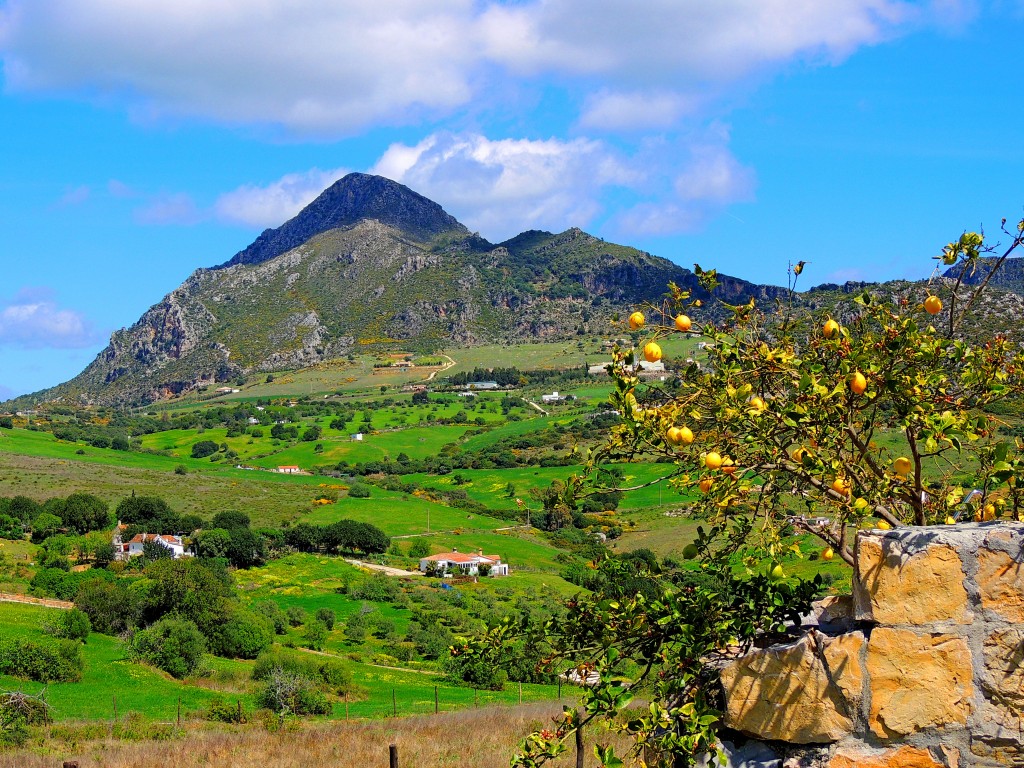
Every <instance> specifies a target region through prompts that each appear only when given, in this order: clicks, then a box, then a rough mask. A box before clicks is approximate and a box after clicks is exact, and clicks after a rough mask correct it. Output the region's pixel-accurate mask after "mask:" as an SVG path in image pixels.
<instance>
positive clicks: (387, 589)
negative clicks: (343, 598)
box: [350, 573, 401, 603]
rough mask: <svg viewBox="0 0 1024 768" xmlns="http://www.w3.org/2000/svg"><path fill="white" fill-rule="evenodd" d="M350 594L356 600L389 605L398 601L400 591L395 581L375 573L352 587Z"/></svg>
mask: <svg viewBox="0 0 1024 768" xmlns="http://www.w3.org/2000/svg"><path fill="white" fill-rule="evenodd" d="M350 593H351V595H352V597H353V598H354V599H356V600H370V601H372V602H375V603H390V602H392V601H393V600H396V599H398V596H399V594H401V590H400V589H399V587H398V583H397V579H394V578H392V577H391V576H387V575H385V574H383V573H375V574H374V575H373V576H371V577H370V578H368V579H364V580H363V581H361V582H359V583H358V584H356V585H355V586H354V587H352V589H351V590H350Z"/></svg>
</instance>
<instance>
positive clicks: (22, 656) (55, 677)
mask: <svg viewBox="0 0 1024 768" xmlns="http://www.w3.org/2000/svg"><path fill="white" fill-rule="evenodd" d="M83 665H84V661H83V658H82V645H81V643H77V642H74V641H72V640H43V641H37V640H25V639H22V638H14V639H3V640H0V674H3V675H12V676H13V677H25V678H28V679H29V680H35V681H36V682H39V683H51V682H60V683H75V682H78V681H79V680H81V679H82V667H83Z"/></svg>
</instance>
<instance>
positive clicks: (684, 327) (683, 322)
mask: <svg viewBox="0 0 1024 768" xmlns="http://www.w3.org/2000/svg"><path fill="white" fill-rule="evenodd" d="M692 325H693V323H692V322H690V318H688V317H687V316H686V315H678V316H677V317H676V329H677V330H680V331H688V330H690V327H691V326H692Z"/></svg>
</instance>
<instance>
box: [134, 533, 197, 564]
mask: <svg viewBox="0 0 1024 768" xmlns="http://www.w3.org/2000/svg"><path fill="white" fill-rule="evenodd" d="M147 541H148V542H151V543H154V544H159V545H161V546H164V547H167V549H169V550H171V555H172V556H173V557H174V559H175V560H177V559H179V558H182V557H191V556H192V555H191V553H189V552H186V551H185V543H184V542H183V541H182V540H181V537H180V536H169V535H166V534H159V533H137V534H135V536H134V537H133V538H132V540H131V541H129V542H128V557H137V556H139V555H141V554H142V550H143V544H145V543H146V542H147Z"/></svg>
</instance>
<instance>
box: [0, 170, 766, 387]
mask: <svg viewBox="0 0 1024 768" xmlns="http://www.w3.org/2000/svg"><path fill="white" fill-rule="evenodd" d="M670 281H671V282H675V283H677V284H679V285H680V286H683V287H690V288H693V289H695V290H697V292H698V295H699V294H700V291H699V289H698V288H697V286H696V279H695V277H694V275H693V273H691V272H690V271H689V270H687V269H683V268H682V267H679V266H678V265H676V264H673V263H672V262H670V261H667V260H666V259H662V258H659V257H656V256H652V255H651V254H649V253H645V252H643V251H639V250H636V249H635V248H630V247H627V246H622V245H615V244H613V243H607V242H605V241H604V240H602V239H600V238H597V237H593V236H592V235H588V234H587V233H585V232H583V231H581V230H579V229H575V228H574V229H569V230H567V231H565V232H562V233H560V234H553V233H550V232H539V231H529V232H524V233H522V234H520V235H518V236H516V237H514V238H512V239H510V240H508V241H506V242H504V243H499V244H497V245H495V244H492V243H489V242H488V241H486V240H484V239H483V238H481V237H479V236H478V235H475V234H472V233H471V232H470V231H469V230H468V229H467V228H466V227H465V226H463V225H462V224H460V223H459V222H458V221H457V220H456V219H455V218H453V217H452V216H450V215H449V214H447V213H446V212H445V211H444V210H443V209H442V208H441V206H439V205H437V204H436V203H434V202H432V201H430V200H428V199H427V198H425V197H423V196H421V195H418V194H416V193H415V192H413V191H412V190H410V189H408V188H406V187H404V186H402V185H401V184H397V183H395V182H393V181H390V180H388V179H384V178H381V177H378V176H368V175H365V174H358V173H354V174H350V175H348V176H346V177H344V178H343V179H341V180H339V181H338V182H336V183H335V184H333V185H332V186H331V187H330V188H328V189H327V190H325V191H324V192H323V193H322V194H321V195H320V196H319V197H318V198H317V199H316V200H314V201H313V202H312V203H310V204H309V205H308V206H307V207H306V208H304V209H303V210H302V211H301V212H300V213H299V214H298V215H297V216H295V217H294V218H293V219H291V220H290V221H288V222H286V223H285V224H283V225H282V226H280V227H278V228H277V229H269V230H266V231H265V232H263V233H262V234H261V235H260V236H259V237H258V238H257V239H256V241H255V242H254V243H253V244H252V245H250V246H249V247H248V248H246V249H245V250H243V251H240V252H239V253H237V254H235V256H233V257H232V258H231V259H230V260H228V261H227V262H226V263H224V264H221V265H219V266H216V267H214V268H211V269H198V270H196V271H195V272H194V273H193V274H192V275H191V276H190V277H189V278H188V279H187V280H186V281H185V282H184V283H183V284H182V285H181V286H179V287H178V288H176V289H175V290H173V291H171V292H170V293H169V294H167V296H165V297H164V298H163V300H161V301H160V302H159V303H157V304H156V305H154V306H153V307H151V308H150V309H149V310H148V311H147V312H146V313H145V314H144V315H143V316H142V317H141V318H140V319H139V320H138V322H136V323H135V324H134V325H132V326H131V327H130V328H127V329H122V330H119V331H116V332H115V333H114V334H113V335H112V336H111V338H110V344H109V345H108V346H107V348H106V349H104V350H103V351H102V352H101V353H100V354H99V355H98V356H97V357H96V359H95V360H93V362H92V363H91V364H90V365H89V366H88V367H87V368H86V369H85V370H84V371H83V372H82V373H81V374H79V375H78V376H76V377H75V378H74V379H72V380H70V381H68V382H66V383H65V384H61V385H59V386H57V387H54V388H52V389H49V390H44V391H42V392H38V393H35V394H34V395H29V396H26V397H24V398H19V399H18V401H16V403H17V404H18V405H19V406H20V407H23V406H24V405H26V404H28V403H37V402H43V401H54V400H64V401H68V400H71V401H74V402H78V403H91V404H103V405H128V404H142V403H148V402H153V401H156V400H161V399H165V398H168V397H172V396H175V395H179V394H182V393H185V392H188V391H191V390H193V389H196V388H198V387H200V386H205V385H209V384H212V383H215V382H222V381H230V380H233V379H235V378H236V377H238V376H240V375H245V374H250V373H253V372H258V371H275V370H282V369H289V368H295V367H301V366H307V365H311V364H314V363H318V362H321V361H324V360H330V359H334V358H338V357H340V356H344V355H347V354H349V353H350V352H353V351H357V350H363V351H387V350H391V351H394V350H403V351H405V350H409V351H434V350H437V349H439V348H442V347H444V346H446V345H448V346H450V345H453V344H460V345H461V344H476V343H502V342H505V343H511V342H517V341H523V340H529V339H562V338H570V337H576V336H579V335H582V334H589V335H593V334H595V333H604V332H605V329H607V327H608V324H607V323H608V320H609V319H610V318H611V317H612V316H613V315H614V314H616V313H618V312H620V311H621V310H622V309H624V308H627V307H629V306H630V305H633V304H637V303H640V302H645V301H659V300H660V298H661V297H662V296H663V295H664V293H665V290H666V284H667V283H669V282H670ZM720 282H721V286H720V288H719V290H718V292H717V293H718V295H719V296H721V297H722V298H723V299H724V300H725V301H728V302H730V303H741V302H745V301H747V300H748V299H749V298H750V297H756V298H758V299H762V300H764V299H772V298H774V297H775V296H778V295H780V294H781V293H782V289H780V288H776V287H773V286H763V285H755V284H753V283H748V282H746V281H743V280H739V279H736V278H731V277H727V276H720Z"/></svg>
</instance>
